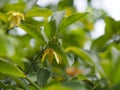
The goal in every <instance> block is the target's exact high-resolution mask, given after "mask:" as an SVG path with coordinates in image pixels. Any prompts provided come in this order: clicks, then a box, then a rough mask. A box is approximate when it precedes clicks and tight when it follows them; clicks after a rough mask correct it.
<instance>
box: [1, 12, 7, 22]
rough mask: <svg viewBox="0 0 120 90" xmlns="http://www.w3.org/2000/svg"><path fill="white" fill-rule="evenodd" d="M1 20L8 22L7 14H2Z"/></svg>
mask: <svg viewBox="0 0 120 90" xmlns="http://www.w3.org/2000/svg"><path fill="white" fill-rule="evenodd" d="M0 20H2V21H4V22H7V16H6V14H4V13H1V12H0Z"/></svg>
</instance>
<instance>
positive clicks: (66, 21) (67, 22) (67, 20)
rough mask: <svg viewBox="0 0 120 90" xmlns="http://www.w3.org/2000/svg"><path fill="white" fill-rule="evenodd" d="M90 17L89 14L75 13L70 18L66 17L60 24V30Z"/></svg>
mask: <svg viewBox="0 0 120 90" xmlns="http://www.w3.org/2000/svg"><path fill="white" fill-rule="evenodd" d="M86 15H88V12H86V13H75V14H72V15H70V16H68V17H66V18H65V19H64V20H63V21H62V22H61V24H60V27H59V30H61V29H63V28H65V27H67V26H69V25H70V24H72V23H74V22H76V21H78V20H80V19H81V18H83V17H84V16H86Z"/></svg>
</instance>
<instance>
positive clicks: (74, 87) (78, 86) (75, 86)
mask: <svg viewBox="0 0 120 90" xmlns="http://www.w3.org/2000/svg"><path fill="white" fill-rule="evenodd" d="M63 85H64V86H66V87H70V88H71V90H87V89H86V87H85V85H84V83H82V82H81V81H79V80H71V81H67V82H65V83H63Z"/></svg>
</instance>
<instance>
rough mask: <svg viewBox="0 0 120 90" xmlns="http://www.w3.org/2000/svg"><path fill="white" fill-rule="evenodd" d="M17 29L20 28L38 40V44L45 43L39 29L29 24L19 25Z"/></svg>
mask: <svg viewBox="0 0 120 90" xmlns="http://www.w3.org/2000/svg"><path fill="white" fill-rule="evenodd" d="M19 27H20V28H22V29H23V30H24V31H26V32H27V33H28V34H29V35H31V36H33V37H34V38H36V39H38V40H39V41H40V43H42V44H44V43H45V41H44V39H43V36H42V34H41V31H40V28H39V27H35V26H32V25H30V24H21V25H19Z"/></svg>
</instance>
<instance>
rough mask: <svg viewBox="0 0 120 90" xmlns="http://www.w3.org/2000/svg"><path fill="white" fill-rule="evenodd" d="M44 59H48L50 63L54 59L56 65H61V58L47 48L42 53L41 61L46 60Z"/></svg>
mask: <svg viewBox="0 0 120 90" xmlns="http://www.w3.org/2000/svg"><path fill="white" fill-rule="evenodd" d="M46 57H47V58H48V60H49V62H50V63H52V62H53V59H54V58H55V59H56V61H57V63H58V64H60V63H61V56H60V55H59V54H58V53H57V52H55V51H54V50H53V49H51V48H47V49H46V50H45V51H44V53H43V56H42V59H41V61H44V60H45V59H46Z"/></svg>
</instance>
